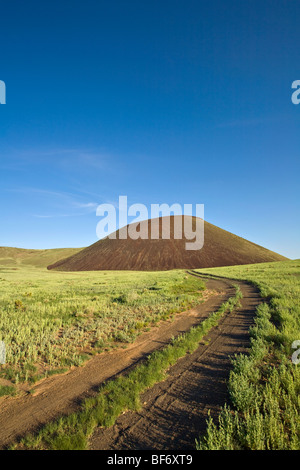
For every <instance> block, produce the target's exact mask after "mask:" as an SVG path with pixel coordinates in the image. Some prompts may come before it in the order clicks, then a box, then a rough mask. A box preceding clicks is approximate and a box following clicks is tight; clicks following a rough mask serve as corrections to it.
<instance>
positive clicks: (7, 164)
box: [0, 0, 300, 258]
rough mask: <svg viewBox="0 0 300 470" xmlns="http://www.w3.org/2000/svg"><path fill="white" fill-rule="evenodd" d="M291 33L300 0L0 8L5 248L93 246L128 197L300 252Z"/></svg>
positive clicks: (299, 114)
mask: <svg viewBox="0 0 300 470" xmlns="http://www.w3.org/2000/svg"><path fill="white" fill-rule="evenodd" d="M299 26H300V3H299V2H298V1H285V0H284V1H283V0H276V1H274V0H267V1H266V0H247V1H245V0H238V1H237V0H228V1H224V0H209V1H208V0H206V1H204V0H203V1H201V0H185V1H183V0H180V1H178V0H163V1H161V0H160V1H158V0H151V1H150V0H149V1H148V0H143V1H140V0H139V1H132V0H128V1H123V0H122V1H120V0H118V1H101V0H85V1H84V2H82V1H76V0H72V1H71V0H69V1H66V0H59V1H58V0H52V1H51V2H49V1H43V2H42V1H33V0H27V1H26V2H24V1H23V0H19V1H15V0H10V1H9V2H4V3H2V4H1V30H0V38H1V63H0V80H4V81H5V83H6V86H7V104H6V105H0V194H1V198H0V214H1V232H0V245H6V246H18V247H24V248H52V247H67V246H68V247H69V246H73V247H75V246H86V245H89V244H91V243H93V242H94V241H96V240H97V237H96V225H97V222H98V221H99V220H98V218H97V217H96V214H95V206H96V204H100V203H103V202H117V200H118V196H119V195H127V196H128V202H129V203H135V202H140V203H144V204H147V205H149V204H151V203H162V202H166V203H169V204H171V203H174V202H178V203H182V204H183V203H193V204H196V203H204V204H205V219H206V220H208V221H209V222H211V223H213V224H215V225H218V226H220V227H222V228H224V229H226V230H229V231H231V232H234V233H236V234H237V235H240V236H243V237H245V238H248V239H249V240H251V241H254V242H256V243H259V244H261V245H264V246H266V247H268V248H270V249H272V250H274V251H278V252H280V253H282V254H285V255H286V256H289V257H292V258H299V257H300V242H299V240H300V221H299V213H300V198H299V191H300V189H299V186H300V185H299V170H300V165H299V154H300V145H299V143H300V142H299V141H300V105H299V106H295V105H293V104H292V103H291V94H292V90H291V84H292V82H293V81H294V80H299V79H300V27H299Z"/></svg>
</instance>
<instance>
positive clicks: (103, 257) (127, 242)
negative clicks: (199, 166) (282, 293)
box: [48, 216, 287, 271]
mask: <svg viewBox="0 0 300 470" xmlns="http://www.w3.org/2000/svg"><path fill="white" fill-rule="evenodd" d="M178 217H179V218H181V221H182V224H183V225H182V226H183V229H184V226H185V225H188V222H189V223H191V224H192V228H193V231H195V229H196V217H191V216H171V217H170V221H171V224H170V228H171V230H170V239H163V238H162V223H163V220H164V219H165V218H164V217H161V218H159V219H152V221H151V219H149V220H147V221H144V222H141V223H135V224H131V225H128V226H127V227H124V228H122V229H120V230H118V231H117V232H115V239H112V238H109V237H106V238H104V239H102V240H99V241H98V242H96V243H94V244H93V245H91V246H89V247H87V248H84V249H83V250H82V251H80V252H79V253H77V254H75V255H73V256H70V257H69V258H66V259H63V260H60V261H58V262H56V263H55V264H52V265H50V266H48V269H56V270H60V271H96V270H136V271H163V270H168V269H196V268H210V267H217V266H233V265H239V264H252V263H263V262H271V261H283V260H286V259H287V258H285V257H284V256H281V255H279V254H277V253H274V252H272V251H270V250H267V249H266V248H263V247H261V246H259V245H256V244H255V243H252V242H249V241H248V240H245V239H244V238H241V237H238V236H237V235H233V234H232V233H230V232H227V231H225V230H222V229H220V228H218V227H216V226H214V225H212V224H210V223H208V222H204V245H203V247H202V248H201V249H200V250H187V249H186V242H188V243H190V242H191V240H190V239H186V237H185V235H184V230H183V236H182V238H181V239H176V238H174V225H175V223H176V219H177V218H178ZM168 219H169V218H168ZM198 220H199V219H198ZM153 221H156V223H158V224H159V238H158V239H151V223H153ZM177 222H178V220H177ZM175 226H176V225H175ZM128 231H129V233H130V232H132V233H137V232H138V231H140V233H141V236H142V237H143V236H145V235H147V233H148V239H143V238H139V239H132V238H130V237H127V239H123V238H125V234H126V233H127V232H128ZM177 236H178V233H177Z"/></svg>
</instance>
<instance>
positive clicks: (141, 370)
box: [11, 278, 242, 450]
mask: <svg viewBox="0 0 300 470" xmlns="http://www.w3.org/2000/svg"><path fill="white" fill-rule="evenodd" d="M191 279H193V281H190V282H195V278H191ZM196 281H197V279H196ZM188 282H189V281H188ZM185 285H186V284H185ZM176 290H177V289H176ZM241 297H242V294H241V292H240V290H239V288H238V287H237V288H236V294H235V295H234V296H233V297H231V298H229V299H228V300H227V301H226V302H224V303H223V304H222V305H221V307H220V308H219V309H218V310H217V311H216V312H214V313H212V314H211V315H210V317H208V318H207V319H205V320H204V321H203V322H202V323H201V324H200V325H198V326H196V327H193V328H191V330H190V331H188V332H187V333H184V334H182V335H180V336H178V337H177V338H175V339H173V341H172V342H171V343H170V344H169V345H168V346H167V347H165V348H164V349H162V350H158V351H155V352H154V353H152V354H151V355H149V357H148V359H147V360H146V361H144V362H143V363H141V364H140V365H138V366H137V367H135V368H134V369H133V370H132V371H131V372H130V373H129V374H127V375H121V376H119V377H118V378H116V379H115V380H112V381H109V382H108V383H106V384H104V385H103V386H102V387H101V388H100V389H99V392H98V394H97V396H95V397H92V398H88V399H86V400H85V401H84V402H83V403H82V405H81V409H80V410H79V411H78V412H75V413H73V414H71V415H69V416H63V417H61V418H60V419H58V420H56V421H54V422H51V423H49V424H47V425H46V426H44V427H43V428H42V429H41V430H40V431H39V432H38V433H37V434H35V435H28V436H27V437H26V438H24V439H22V441H21V442H20V443H19V444H16V445H15V446H13V447H11V448H12V449H15V448H18V449H33V450H38V449H46V450H83V449H87V448H88V440H89V437H90V436H91V435H92V434H93V432H94V430H95V429H96V427H99V426H100V427H110V426H112V425H113V424H114V423H115V421H116V419H117V418H118V417H119V416H120V415H121V414H122V413H123V412H125V411H128V410H132V411H138V410H139V409H141V407H142V404H141V394H142V393H143V392H144V391H146V390H147V389H148V388H150V387H152V386H153V385H154V384H155V383H157V382H160V381H162V380H164V379H165V378H166V376H167V372H168V369H169V368H170V367H171V366H172V365H174V364H176V362H177V361H178V360H179V359H180V358H181V357H183V356H185V355H186V354H187V353H192V352H193V351H195V350H196V349H197V348H198V346H199V342H200V341H201V340H202V339H203V337H204V336H205V335H206V334H207V333H208V332H209V331H210V329H211V328H212V327H214V326H216V325H217V324H218V322H219V320H220V319H221V317H222V316H224V315H225V314H227V313H230V312H232V311H233V309H234V308H235V307H237V306H238V305H239V300H240V298H241Z"/></svg>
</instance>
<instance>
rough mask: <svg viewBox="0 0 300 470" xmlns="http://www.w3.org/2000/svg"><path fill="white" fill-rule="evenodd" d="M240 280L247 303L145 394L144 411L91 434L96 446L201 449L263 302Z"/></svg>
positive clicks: (143, 399)
mask: <svg viewBox="0 0 300 470" xmlns="http://www.w3.org/2000/svg"><path fill="white" fill-rule="evenodd" d="M219 283H220V284H219V286H220V285H221V284H222V283H225V284H226V281H221V280H220V281H219ZM238 284H239V285H240V288H241V290H242V293H243V299H242V301H241V308H239V309H236V310H235V311H234V312H232V313H231V314H229V315H226V316H225V317H223V318H222V319H221V321H220V323H219V325H218V327H216V328H214V329H213V330H212V331H211V332H210V333H209V334H208V335H207V337H206V338H205V340H206V341H205V342H204V343H203V344H201V345H200V346H199V348H198V349H197V351H195V352H194V353H193V354H191V355H187V356H185V357H184V358H182V359H180V360H179V361H178V363H177V364H176V365H175V366H173V367H172V368H171V369H170V372H169V376H168V379H167V380H165V381H164V382H161V383H158V384H156V385H155V386H154V387H153V388H151V389H150V390H148V391H147V392H146V393H145V394H144V395H143V397H142V403H144V406H143V408H142V410H141V411H140V412H127V413H125V414H124V415H122V416H121V417H120V418H119V419H118V420H117V422H116V424H115V425H114V426H112V427H111V428H109V429H101V428H98V429H97V430H96V431H95V432H94V434H93V436H92V438H91V439H90V449H97V450H101V449H112V450H145V449H154V450H172V449H174V450H176V449H177V450H186V449H193V448H195V439H197V438H198V437H199V435H200V433H202V432H204V431H205V429H206V419H207V413H208V410H211V415H212V417H216V415H217V413H218V412H219V410H220V407H221V406H222V405H224V404H225V402H226V400H227V399H228V392H227V379H228V377H229V371H230V368H231V362H230V357H232V356H233V354H235V353H243V352H245V351H246V348H247V346H248V345H249V334H248V331H249V327H250V326H251V324H252V323H253V317H254V312H255V309H256V307H257V305H258V304H259V303H260V302H261V298H260V295H259V293H258V291H257V289H256V288H254V287H253V286H251V285H249V284H247V283H238ZM223 285H224V284H223ZM224 287H225V285H224ZM228 288H229V287H228V284H226V289H228ZM208 341H209V342H208Z"/></svg>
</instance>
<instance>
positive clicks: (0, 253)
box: [0, 246, 82, 268]
mask: <svg viewBox="0 0 300 470" xmlns="http://www.w3.org/2000/svg"><path fill="white" fill-rule="evenodd" d="M81 249H82V248H53V249H51V250H26V249H23V248H11V247H7V246H0V266H9V267H14V266H15V267H18V266H25V267H26V266H35V267H38V268H46V267H47V266H48V265H49V264H52V263H56V262H57V261H58V260H60V259H63V258H68V257H69V256H72V255H75V254H76V253H78V252H79V251H81Z"/></svg>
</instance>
